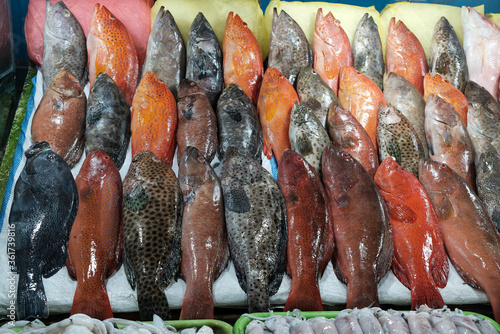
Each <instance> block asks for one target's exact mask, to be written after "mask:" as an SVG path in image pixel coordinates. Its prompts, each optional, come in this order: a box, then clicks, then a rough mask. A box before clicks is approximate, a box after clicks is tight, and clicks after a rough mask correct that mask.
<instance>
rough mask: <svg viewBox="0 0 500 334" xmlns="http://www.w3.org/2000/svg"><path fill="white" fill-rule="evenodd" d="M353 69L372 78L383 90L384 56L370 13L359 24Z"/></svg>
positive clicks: (355, 41)
mask: <svg viewBox="0 0 500 334" xmlns="http://www.w3.org/2000/svg"><path fill="white" fill-rule="evenodd" d="M352 56H353V67H354V68H355V69H357V70H358V71H360V72H361V73H363V74H364V75H366V76H367V77H368V78H370V79H371V80H372V81H373V82H375V83H376V84H377V86H379V88H380V89H382V84H383V78H384V70H385V63H384V55H383V52H382V41H381V40H380V34H379V32H378V27H377V25H376V24H375V21H373V17H371V16H369V15H368V13H366V14H365V15H363V17H362V18H361V20H360V21H359V23H358V27H357V28H356V32H355V33H354V40H353V42H352Z"/></svg>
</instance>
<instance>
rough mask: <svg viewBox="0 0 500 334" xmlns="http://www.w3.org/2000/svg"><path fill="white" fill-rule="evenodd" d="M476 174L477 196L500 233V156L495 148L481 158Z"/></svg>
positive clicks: (489, 148)
mask: <svg viewBox="0 0 500 334" xmlns="http://www.w3.org/2000/svg"><path fill="white" fill-rule="evenodd" d="M476 172H477V177H476V185H477V194H478V196H479V198H480V199H481V201H482V202H483V204H484V207H485V209H486V211H488V213H489V215H490V217H491V219H492V220H493V222H494V223H495V226H496V228H497V230H498V231H500V198H499V197H498V194H500V156H499V155H498V151H497V150H495V148H494V147H493V146H489V147H488V148H487V149H486V151H485V152H484V153H483V154H481V156H480V157H479V163H478V165H477V169H476Z"/></svg>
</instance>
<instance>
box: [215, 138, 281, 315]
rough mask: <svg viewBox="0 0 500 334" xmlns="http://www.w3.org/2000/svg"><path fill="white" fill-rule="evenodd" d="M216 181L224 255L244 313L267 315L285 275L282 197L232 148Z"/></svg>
mask: <svg viewBox="0 0 500 334" xmlns="http://www.w3.org/2000/svg"><path fill="white" fill-rule="evenodd" d="M220 179H221V184H222V193H223V195H224V209H225V213H226V227H227V233H228V240H229V250H230V254H231V259H232V261H233V263H234V266H235V269H236V276H237V278H238V282H239V283H240V286H241V288H242V289H243V290H244V291H245V292H246V293H247V296H248V311H249V312H250V313H252V312H264V311H267V310H269V306H270V305H269V296H272V295H274V294H275V293H276V292H277V291H278V288H279V286H280V284H281V280H282V278H283V273H284V272H285V261H286V242H287V227H286V208H285V201H284V199H283V195H282V194H281V191H280V190H279V188H278V186H277V184H276V183H275V182H274V179H273V177H272V176H271V174H270V173H269V172H268V171H267V170H266V169H264V168H263V167H262V166H261V165H259V164H258V163H257V162H256V161H255V160H253V159H252V158H251V157H250V155H248V154H246V153H245V154H242V153H240V152H239V151H238V149H237V148H235V147H230V148H229V149H228V150H227V151H226V155H225V156H224V160H223V161H222V170H221V177H220ZM257 237H258V241H256V238H257Z"/></svg>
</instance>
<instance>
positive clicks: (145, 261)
mask: <svg viewBox="0 0 500 334" xmlns="http://www.w3.org/2000/svg"><path fill="white" fill-rule="evenodd" d="M123 204H124V205H123V254H122V258H123V264H124V267H125V273H126V274H127V279H128V282H129V283H130V286H131V287H132V289H135V288H137V302H138V304H139V313H140V317H141V320H152V319H153V315H154V314H157V315H158V316H160V317H161V318H163V319H164V318H168V317H169V313H170V310H169V307H168V301H167V297H166V296H165V292H164V290H165V289H166V288H167V286H168V285H169V284H170V282H171V280H172V278H173V276H174V275H175V274H176V273H177V271H178V269H179V266H180V264H181V224H182V208H183V200H182V191H181V188H180V186H179V182H178V180H177V177H176V176H175V173H174V171H173V170H172V168H170V166H169V165H168V164H166V163H164V162H163V161H162V160H161V159H160V158H158V157H157V156H155V155H154V154H153V153H151V152H141V153H139V154H137V155H136V156H134V157H133V158H132V163H131V165H130V168H129V170H128V173H127V175H126V176H125V178H124V180H123Z"/></svg>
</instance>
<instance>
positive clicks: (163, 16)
mask: <svg viewBox="0 0 500 334" xmlns="http://www.w3.org/2000/svg"><path fill="white" fill-rule="evenodd" d="M178 30H179V28H178V27H177V24H176V22H175V19H174V17H173V16H172V14H171V13H170V11H169V10H165V7H163V6H161V7H160V10H159V11H158V14H156V18H155V21H154V23H153V28H152V29H151V34H154V35H153V37H154V40H155V41H165V40H171V39H173V38H174V37H175V36H176V34H175V32H177V31H178Z"/></svg>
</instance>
